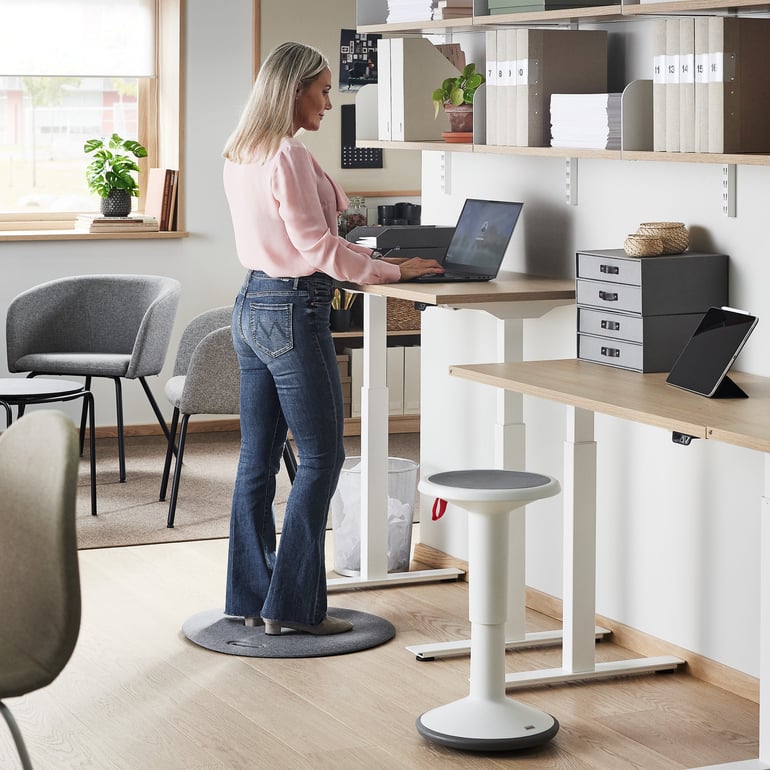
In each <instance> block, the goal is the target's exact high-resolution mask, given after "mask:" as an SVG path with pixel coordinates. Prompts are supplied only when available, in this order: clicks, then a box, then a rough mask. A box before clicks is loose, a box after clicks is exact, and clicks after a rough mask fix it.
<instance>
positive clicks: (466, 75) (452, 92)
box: [433, 62, 486, 117]
mask: <svg viewBox="0 0 770 770" xmlns="http://www.w3.org/2000/svg"><path fill="white" fill-rule="evenodd" d="M485 80H486V78H485V77H484V75H482V74H481V73H480V72H476V65H475V64H473V63H472V62H471V63H470V64H466V65H465V67H464V69H463V71H462V72H461V73H460V74H459V75H458V76H457V77H456V78H447V79H446V80H445V81H444V82H443V83H442V84H441V88H437V89H436V90H435V91H434V92H433V107H434V117H438V113H439V110H440V109H441V107H442V106H447V105H454V106H455V107H458V106H459V105H461V104H473V95H474V94H475V93H476V89H477V88H478V87H479V86H480V85H481V84H482V83H483V82H484V81H485Z"/></svg>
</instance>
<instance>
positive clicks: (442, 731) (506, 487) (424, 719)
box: [417, 469, 561, 751]
mask: <svg viewBox="0 0 770 770" xmlns="http://www.w3.org/2000/svg"><path fill="white" fill-rule="evenodd" d="M418 488H419V490H420V492H422V493H423V494H428V495H433V496H435V497H437V498H441V499H442V500H446V501H447V502H451V503H453V504H455V505H457V506H459V507H460V508H463V509H465V510H466V511H467V512H468V569H469V572H470V575H471V577H470V583H469V589H470V590H469V602H468V605H469V617H470V621H471V656H470V658H471V660H470V677H469V679H470V691H469V693H468V696H467V697H465V698H461V699H460V700H456V701H453V702H452V703H447V704H446V705H444V706H439V707H437V708H434V709H431V710H430V711H426V712H425V713H424V714H422V715H421V716H420V717H419V718H418V719H417V731H418V732H419V733H420V734H421V735H422V736H423V737H425V738H427V739H428V740H431V741H435V742H436V743H440V744H443V745H445V746H450V747H452V748H457V749H465V750H471V751H508V750H511V749H524V748H531V747H533V746H537V745H539V744H541V743H545V742H546V741H549V740H550V739H551V738H553V736H554V735H556V733H557V732H558V730H559V723H558V722H557V720H556V719H554V717H552V716H551V715H550V714H547V713H545V712H543V711H539V710H537V709H533V708H531V707H529V706H526V705H525V704H523V703H519V702H518V701H515V700H513V699H511V698H508V697H507V696H506V695H505V617H506V597H507V591H508V586H507V578H508V537H509V530H510V519H511V514H512V512H513V511H514V510H517V509H521V508H523V506H525V505H526V504H527V503H530V502H534V501H535V500H539V499H541V498H545V497H551V496H553V495H556V494H558V493H559V491H560V489H561V487H560V485H559V482H558V481H557V480H556V479H554V478H552V477H550V476H544V475H542V474H539V473H528V472H525V471H509V470H497V469H479V470H455V471H446V472H443V473H434V474H433V475H431V476H429V477H428V478H427V479H422V480H421V481H420V483H419V485H418ZM519 515H523V512H520V513H519Z"/></svg>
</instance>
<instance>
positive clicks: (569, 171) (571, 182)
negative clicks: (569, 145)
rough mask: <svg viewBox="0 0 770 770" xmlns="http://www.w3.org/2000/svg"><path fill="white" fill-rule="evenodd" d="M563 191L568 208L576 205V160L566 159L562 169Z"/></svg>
mask: <svg viewBox="0 0 770 770" xmlns="http://www.w3.org/2000/svg"><path fill="white" fill-rule="evenodd" d="M564 190H565V193H566V198H567V203H568V204H569V205H570V206H577V205H578V159H577V158H567V162H566V165H565V169H564Z"/></svg>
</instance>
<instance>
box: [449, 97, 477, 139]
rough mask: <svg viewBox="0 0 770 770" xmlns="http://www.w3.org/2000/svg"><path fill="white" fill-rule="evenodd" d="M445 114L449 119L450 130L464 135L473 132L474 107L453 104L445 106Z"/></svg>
mask: <svg viewBox="0 0 770 770" xmlns="http://www.w3.org/2000/svg"><path fill="white" fill-rule="evenodd" d="M444 112H446V114H447V116H448V117H449V130H450V131H451V132H453V133H454V132H459V133H463V134H467V133H472V132H473V105H472V104H458V105H457V106H455V105H453V104H449V105H446V104H445V105H444Z"/></svg>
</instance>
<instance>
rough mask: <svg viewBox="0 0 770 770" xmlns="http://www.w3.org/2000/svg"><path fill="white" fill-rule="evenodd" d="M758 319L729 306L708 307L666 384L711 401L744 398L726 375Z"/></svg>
mask: <svg viewBox="0 0 770 770" xmlns="http://www.w3.org/2000/svg"><path fill="white" fill-rule="evenodd" d="M758 320H759V319H758V318H757V317H756V316H753V315H751V314H750V313H746V312H745V311H743V310H736V309H734V308H730V307H712V308H709V309H708V310H707V311H706V313H705V315H704V316H703V318H702V319H701V320H700V323H699V324H698V326H697V328H696V329H695V331H694V332H693V334H692V337H691V338H690V340H689V341H688V342H687V344H686V345H685V346H684V350H682V352H681V353H680V354H679V358H677V360H676V361H675V362H674V365H673V366H672V367H671V371H670V372H669V374H668V377H667V378H666V382H667V383H669V384H670V385H675V386H676V387H678V388H683V389H684V390H689V391H691V392H692V393H698V394H700V395H701V396H708V397H710V398H746V393H745V392H744V391H743V390H742V389H741V388H740V387H739V386H738V385H736V384H735V383H734V382H733V381H732V380H731V379H730V378H729V377H728V376H727V372H728V371H729V370H730V367H731V366H732V365H733V362H734V361H735V359H736V358H737V357H738V353H740V352H741V349H742V348H743V346H744V345H745V344H746V340H747V339H748V338H749V335H750V334H751V332H752V331H753V330H754V327H755V326H756V325H757V321H758Z"/></svg>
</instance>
